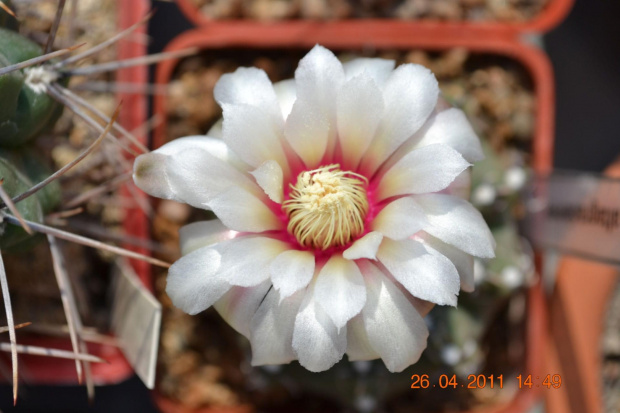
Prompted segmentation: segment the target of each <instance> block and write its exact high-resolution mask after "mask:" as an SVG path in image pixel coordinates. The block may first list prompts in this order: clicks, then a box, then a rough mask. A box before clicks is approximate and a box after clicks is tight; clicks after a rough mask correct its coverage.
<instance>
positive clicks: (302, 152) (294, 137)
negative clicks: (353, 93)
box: [284, 45, 344, 168]
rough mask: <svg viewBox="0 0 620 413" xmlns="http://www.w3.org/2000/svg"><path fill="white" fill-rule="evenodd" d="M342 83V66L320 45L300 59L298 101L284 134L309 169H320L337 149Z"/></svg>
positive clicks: (297, 78)
mask: <svg viewBox="0 0 620 413" xmlns="http://www.w3.org/2000/svg"><path fill="white" fill-rule="evenodd" d="M343 82H344V70H343V69H342V64H341V63H340V62H339V61H338V59H337V58H336V56H334V54H333V53H332V52H330V51H329V50H327V49H326V48H324V47H322V46H318V45H317V46H315V47H314V48H313V49H312V50H311V51H310V52H309V53H308V54H307V55H306V56H305V57H304V58H303V59H301V61H300V62H299V66H298V68H297V70H296V71H295V87H296V91H297V99H296V101H295V103H294V105H293V108H292V110H291V113H290V115H289V116H288V118H287V120H286V127H285V131H284V134H285V136H286V138H287V140H288V142H289V143H290V144H291V146H292V147H293V149H294V150H295V152H297V154H298V155H299V156H300V158H301V159H302V160H303V161H304V162H305V164H306V166H307V167H309V168H314V167H315V166H317V165H318V163H319V161H320V160H321V158H322V157H323V155H324V154H325V152H326V151H327V152H331V151H333V149H334V147H335V143H336V142H335V139H336V96H337V92H338V90H339V89H340V86H341V85H342V83H343Z"/></svg>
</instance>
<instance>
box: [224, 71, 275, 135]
mask: <svg viewBox="0 0 620 413" xmlns="http://www.w3.org/2000/svg"><path fill="white" fill-rule="evenodd" d="M213 96H214V97H215V100H216V101H217V102H218V103H219V104H220V106H222V105H224V104H245V105H250V106H255V107H257V108H261V109H262V110H263V111H265V112H266V113H268V114H269V115H270V116H271V117H272V120H273V122H274V123H275V125H276V126H278V127H280V128H281V127H282V126H283V125H284V119H283V117H282V114H281V113H282V112H281V111H280V105H279V103H278V98H277V97H276V93H275V91H274V90H273V85H272V84H271V81H270V80H269V78H268V77H267V74H266V73H265V72H264V71H263V70H261V69H257V68H255V67H240V68H238V69H237V70H236V71H235V72H233V73H226V74H224V75H222V77H220V80H218V82H217V84H216V85H215V88H214V89H213Z"/></svg>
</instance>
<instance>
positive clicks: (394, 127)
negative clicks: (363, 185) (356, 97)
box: [361, 64, 439, 175]
mask: <svg viewBox="0 0 620 413" xmlns="http://www.w3.org/2000/svg"><path fill="white" fill-rule="evenodd" d="M438 96H439V86H438V84H437V79H435V76H434V75H433V74H432V72H431V71H430V70H428V69H427V68H425V67H424V66H420V65H415V64H404V65H400V66H399V67H398V68H396V70H394V71H393V72H392V75H391V76H390V78H389V79H388V81H387V82H386V84H385V89H384V91H383V101H384V103H385V110H384V112H383V113H384V116H383V119H382V121H381V123H380V124H379V128H378V129H377V133H376V134H375V138H374V140H373V141H372V143H371V144H370V147H369V148H368V151H367V152H366V155H365V156H364V159H363V161H362V164H361V165H362V170H363V171H364V172H365V173H367V174H369V175H372V173H374V172H375V171H376V170H377V168H378V167H379V166H380V165H381V164H382V163H383V162H384V161H385V160H386V159H387V158H388V157H389V156H390V155H391V154H392V152H394V151H395V150H396V148H398V147H399V146H400V145H401V144H402V143H403V142H405V141H406V140H407V138H409V137H410V136H411V135H413V134H414V133H415V132H416V131H417V130H418V129H420V127H422V125H423V124H424V122H426V119H427V118H428V117H429V115H430V114H431V113H432V111H433V109H434V108H435V104H436V103H437V97H438Z"/></svg>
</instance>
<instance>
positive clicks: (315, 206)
mask: <svg viewBox="0 0 620 413" xmlns="http://www.w3.org/2000/svg"><path fill="white" fill-rule="evenodd" d="M339 168H340V165H328V166H324V167H322V168H318V169H315V170H312V171H306V172H302V173H301V174H299V176H298V177H297V183H296V184H295V185H293V184H291V189H292V191H291V193H290V194H289V199H288V200H287V201H285V202H284V203H283V204H282V210H283V211H284V212H286V214H287V215H288V218H289V223H288V228H287V229H288V231H289V232H290V233H291V234H293V235H294V236H295V238H297V241H299V243H300V244H301V245H303V246H305V247H311V248H317V249H322V250H326V249H328V248H331V247H339V246H344V245H346V244H348V243H349V242H351V241H353V240H354V239H355V238H356V237H358V236H359V235H361V234H362V233H363V232H364V218H366V214H367V213H368V197H367V195H366V189H365V187H366V185H367V184H368V180H367V179H366V178H365V177H363V176H361V175H359V174H356V173H354V172H349V171H341V170H340V169H339Z"/></svg>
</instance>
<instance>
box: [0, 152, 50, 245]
mask: <svg viewBox="0 0 620 413" xmlns="http://www.w3.org/2000/svg"><path fill="white" fill-rule="evenodd" d="M0 179H3V184H2V187H3V188H4V190H5V192H6V193H7V194H8V195H9V196H12V197H13V196H16V195H19V194H21V193H22V192H25V191H26V190H28V188H30V187H31V186H32V185H31V183H30V181H29V180H28V178H26V177H25V176H24V175H23V174H21V173H20V172H18V171H17V169H16V168H15V166H14V165H12V164H11V163H10V162H8V161H7V160H6V159H2V158H0ZM15 206H16V207H17V210H18V211H19V213H20V214H21V215H22V217H24V219H26V220H28V221H34V222H41V221H42V220H43V211H42V208H41V203H40V202H39V198H38V197H36V196H31V197H28V198H26V199H24V200H23V201H20V202H18V203H17V204H16V205H15ZM30 237H31V235H29V234H28V233H27V232H26V231H24V230H23V229H22V228H21V227H18V226H15V225H12V224H7V223H2V224H1V227H0V248H1V249H3V250H4V249H6V248H11V247H14V246H16V245H17V244H19V243H21V242H23V241H25V240H26V239H28V238H30Z"/></svg>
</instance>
